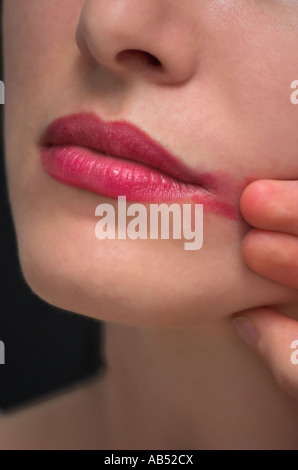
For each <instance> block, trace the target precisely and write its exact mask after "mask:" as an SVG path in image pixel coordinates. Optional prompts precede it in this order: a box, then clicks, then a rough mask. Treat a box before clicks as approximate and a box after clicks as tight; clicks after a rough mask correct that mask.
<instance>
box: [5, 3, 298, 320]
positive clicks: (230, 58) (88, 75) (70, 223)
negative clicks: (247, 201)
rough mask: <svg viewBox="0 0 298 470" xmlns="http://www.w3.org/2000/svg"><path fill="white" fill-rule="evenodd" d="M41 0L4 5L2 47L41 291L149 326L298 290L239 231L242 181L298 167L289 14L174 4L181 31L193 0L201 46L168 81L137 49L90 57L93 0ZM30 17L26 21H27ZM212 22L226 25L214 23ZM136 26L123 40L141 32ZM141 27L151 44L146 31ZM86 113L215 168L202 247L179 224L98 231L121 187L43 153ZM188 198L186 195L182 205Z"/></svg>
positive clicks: (16, 180) (31, 269)
mask: <svg viewBox="0 0 298 470" xmlns="http://www.w3.org/2000/svg"><path fill="white" fill-rule="evenodd" d="M31 2H32V3H31V10H30V12H29V8H28V7H29V5H27V6H26V5H24V3H25V2H22V1H20V0H15V2H14V3H15V6H11V4H10V5H9V2H7V3H6V5H5V8H4V26H5V28H4V36H5V48H4V52H5V68H6V78H5V83H6V105H5V113H6V116H5V139H6V161H7V174H8V181H9V193H10V200H11V205H12V210H13V216H14V221H15V227H16V233H17V238H18V248H19V256H20V261H21V265H22V269H23V273H24V276H25V279H26V281H27V282H28V284H29V286H30V287H31V288H32V290H33V291H34V292H36V293H37V294H38V295H39V296H40V297H42V298H43V299H45V300H46V301H47V302H49V303H51V304H53V305H56V306H58V307H60V308H63V309H66V310H70V311H73V312H76V313H80V314H84V315H88V316H91V317H94V318H97V319H102V320H106V321H112V322H120V323H128V324H137V325H138V324H139V325H153V326H155V325H195V324H199V323H201V322H204V321H206V318H217V317H224V316H228V315H231V314H232V313H235V312H237V311H240V310H243V309H246V308H251V307H255V306H259V305H268V304H278V303H280V304H284V303H291V302H294V301H297V295H296V294H295V292H294V291H292V290H290V289H287V288H285V287H282V286H279V285H277V284H275V283H274V282H271V281H269V280H266V279H264V278H262V277H261V276H258V275H257V274H255V273H253V272H252V271H251V270H249V269H248V268H247V267H246V265H245V264H244V262H243V260H242V258H241V240H242V238H243V236H244V235H245V233H246V232H247V231H248V230H249V229H250V227H249V226H248V225H247V224H246V223H245V222H244V220H243V219H242V218H241V215H240V213H239V208H238V206H239V198H240V194H241V191H242V189H244V187H245V185H246V184H247V183H249V182H250V181H253V180H255V179H259V178H277V179H293V178H297V177H298V164H297V150H296V149H297V148H298V145H297V144H298V138H297V131H296V129H297V125H298V109H296V108H295V106H294V105H293V104H292V103H291V101H290V93H291V92H290V84H291V82H292V81H293V80H295V79H298V76H296V77H295V75H294V73H295V64H294V55H293V53H292V52H291V47H294V44H295V41H296V42H297V38H298V36H297V33H294V26H293V25H292V24H291V21H290V15H289V19H288V20H287V18H286V19H285V24H282V25H280V27H279V29H278V32H276V29H275V28H274V25H275V26H276V22H275V21H274V20H275V17H274V12H272V11H270V12H269V11H267V10H266V11H264V10H262V11H258V10H257V7H256V6H254V7H250V8H245V9H244V10H243V11H242V10H241V12H240V13H238V19H239V21H238V23H237V25H236V23H235V21H234V20H235V17H236V6H235V8H234V9H233V8H232V7H231V6H230V10H229V9H228V8H224V9H223V11H221V14H222V15H223V16H225V15H226V17H225V18H223V19H225V22H223V23H218V22H217V21H216V18H215V19H214V15H213V16H212V14H211V12H210V11H209V10H208V8H205V10H204V8H203V7H202V5H201V6H200V8H199V7H196V8H197V10H196V8H195V5H194V4H192V5H191V2H189V12H188V6H187V8H186V7H185V8H184V13H183V15H184V16H183V15H182V16H183V18H184V22H183V21H182V20H181V24H180V23H179V21H180V20H178V19H179V18H181V15H179V11H178V10H177V11H176V10H175V9H174V10H173V11H172V16H171V18H172V19H173V18H175V15H177V21H175V22H174V23H173V24H174V25H176V27H177V28H178V27H180V28H181V29H182V30H181V31H179V33H180V35H181V37H185V35H183V34H184V33H185V31H183V27H186V26H187V27H189V25H190V22H191V21H192V18H193V16H194V14H193V12H194V8H195V12H196V11H197V13H198V14H197V20H196V21H197V23H198V24H199V26H200V28H199V27H195V26H194V29H193V31H194V34H196V33H195V32H196V31H198V32H197V38H196V41H201V43H200V44H201V48H200V49H201V50H200V51H197V49H194V48H192V47H191V44H186V45H185V47H186V50H185V51H184V55H186V56H187V55H188V56H187V57H188V64H192V63H193V65H192V68H189V69H187V68H184V69H183V73H185V74H186V73H188V71H190V70H191V71H192V73H191V74H190V76H189V77H188V78H189V79H188V80H185V81H183V82H181V80H180V75H179V73H178V72H179V64H178V66H177V67H178V69H177V70H178V72H177V70H176V69H174V68H173V69H171V68H170V67H169V72H163V73H164V75H163V76H162V79H161V78H160V77H161V76H159V75H156V73H155V72H154V73H153V74H152V73H151V71H150V73H147V68H146V67H147V66H144V64H143V66H142V67H139V64H138V65H136V63H135V62H131V60H130V59H129V60H128V61H127V62H126V63H124V65H123V64H122V66H123V68H119V69H117V67H116V68H115V67H114V62H113V57H114V56H111V58H110V59H111V60H110V62H109V61H108V60H107V58H106V57H104V58H103V63H102V64H101V63H100V60H99V59H100V57H97V58H96V59H97V63H96V64H94V63H91V62H90V57H88V58H87V57H85V56H84V53H82V51H80V50H79V49H78V47H77V44H76V42H75V39H74V33H75V30H76V27H77V24H78V21H79V16H80V13H81V12H82V8H83V4H85V6H86V4H87V6H88V4H89V2H85V3H84V2H82V1H79V0H75V1H74V0H72V1H71V4H70V2H68V0H67V1H65V2H56V1H54V2H52V0H51V2H50V1H48V0H43V1H42V2H40V1H38V2H37V1H36V0H31ZM26 3H27V2H26ZM28 3H30V2H28ZM41 3H43V8H41ZM53 3H54V4H55V5H54V4H53ZM59 3H60V5H59ZM61 3H63V5H61ZM101 3H104V2H101ZM145 3H146V2H144V4H145ZM203 3H204V2H203ZM228 3H229V4H230V5H233V4H234V3H235V5H236V2H228ZM90 4H92V2H90ZM94 4H96V2H93V5H94ZM187 5H188V4H187ZM190 7H191V8H190ZM177 8H178V7H177ZM218 8H219V2H218ZM276 8H277V7H276ZM18 9H19V10H18ZM32 11H33V12H34V13H35V15H36V17H34V15H32ZM69 11H71V15H70V17H69ZM148 11H149V10H148ZM154 12H155V13H154ZM154 12H153V13H152V15H153V14H156V11H155V10H154ZM191 12H192V13H191ZM29 13H30V14H29ZM285 13H287V10H285ZM84 14H85V15H88V8H87V10H86V11H85V13H84ZM123 14H124V13H123ZM128 14H129V12H125V15H128ZM131 14H132V13H131ZM148 14H151V13H150V11H149V13H148ZM57 15H58V20H57ZM204 15H205V16H204ZM241 15H242V16H241ZM149 16H150V15H149ZM215 16H216V15H215ZM284 16H285V17H286V15H284ZM207 17H208V18H209V20H210V21H211V23H210V21H209V22H208V21H207ZM20 18H23V24H22V25H21V27H18V28H17V26H19V25H20ZM34 18H35V19H34ZM67 18H68V20H67V21H66V19H67ZM82 18H83V19H84V15H82ZM125 18H127V17H126V16H125ZM125 18H124V20H125ZM158 18H160V15H157V16H156V21H159V20H158ZM212 18H213V20H212ZM87 20H88V16H87V19H86V18H85V23H84V28H85V30H84V31H85V36H86V35H87V36H88V34H90V38H91V39H92V41H93V44H96V37H94V34H95V33H94V32H91V30H90V32H89V31H88V27H87V26H88V24H89V23H88V21H87ZM124 20H123V21H124ZM268 20H269V23H268ZM81 21H82V20H81ZM212 21H214V22H215V23H214V24H216V25H217V26H218V29H214V28H213V29H212V28H211V27H210V26H209V24H211V26H212ZM26 22H27V23H28V24H27V23H26ZM270 22H271V23H270ZM124 23H125V22H124ZM41 24H43V26H44V28H43V29H42V30H41V28H40V25H41ZM90 24H91V23H90ZM122 24H123V22H122ZM165 24H166V25H168V23H167V22H165ZM169 24H170V23H169ZM268 24H269V26H268ZM86 25H87V26H86ZM244 25H247V29H246V35H243V34H242V32H243V28H244ZM99 26H100V25H99ZM168 26H169V25H168ZM213 26H214V25H213ZM296 26H297V25H296ZM81 27H82V28H83V26H81ZM79 28H80V23H79ZM90 28H91V26H90ZM102 28H103V25H102ZM258 28H261V29H258ZM262 28H263V29H262ZM130 31H131V30H130V29H128V31H127V32H126V34H127V36H123V37H124V41H127V37H130V36H129V34H132V35H133V33H131V32H130ZM145 32H146V31H144V35H145ZM122 33H123V31H122ZM175 34H176V33H175ZM92 35H93V36H92ZM131 37H132V39H131V44H132V45H133V47H134V48H135V49H137V48H138V45H137V42H134V41H141V42H142V40H143V38H142V36H140V35H138V36H137V38H134V37H133V36H131ZM144 37H145V38H146V40H145V39H144V41H145V42H144V41H143V46H142V47H143V49H145V46H144V44H145V43H146V41H149V40H148V39H147V36H146V35H145V36H144ZM148 37H149V36H148ZM90 38H89V39H90ZM109 40H111V41H113V37H110V36H109ZM152 41H153V39H152ZM273 42H274V43H275V42H276V44H275V47H273ZM89 44H90V42H89ZM120 44H121V43H120ZM210 44H211V46H212V47H211V48H210ZM145 45H146V48H147V49H148V50H149V51H150V53H152V51H154V53H155V54H154V55H155V56H156V57H157V58H158V59H159V60H160V62H161V63H162V60H164V61H166V56H165V55H163V54H165V52H166V50H167V49H166V48H165V49H160V55H159V49H158V45H159V43H157V44H155V43H153V45H152V48H151V49H150V47H149V42H147V43H146V44H145ZM182 45H183V41H182ZM125 47H126V49H128V46H125V45H124V46H123V50H126V49H125ZM131 47H132V46H131ZM140 48H141V46H140V47H139V49H140ZM266 48H267V49H266ZM266 50H267V53H266ZM285 51H286V52H285ZM177 53H178V52H177ZM88 54H89V55H90V51H89V52H88ZM198 54H199V55H198ZM198 59H200V60H198ZM142 60H143V59H142ZM192 61H193V62H192ZM198 63H199V65H198ZM103 64H104V65H103ZM169 64H170V62H169ZM170 65H171V64H170ZM144 69H145V70H144ZM273 71H276V74H273ZM171 74H173V75H171ZM177 77H178V78H177ZM165 82H166V84H165ZM78 113H80V114H82V113H88V114H90V113H92V115H96V116H97V117H99V118H100V119H101V120H102V121H104V122H119V121H122V122H123V121H125V122H126V123H130V124H131V125H132V126H137V127H138V128H139V129H141V131H140V133H139V135H141V132H146V134H148V135H150V136H151V138H153V139H154V140H155V141H157V142H158V143H159V145H160V146H162V147H163V148H166V149H167V151H169V152H170V153H172V154H173V155H175V157H176V158H178V159H180V160H181V162H182V163H183V165H184V166H185V165H186V166H187V167H188V168H190V169H192V170H194V169H196V171H201V172H202V174H203V175H208V177H207V178H205V179H206V184H207V186H208V185H209V186H210V187H208V188H207V189H208V191H209V190H210V193H208V194H209V195H207V196H206V195H204V194H203V193H204V191H203V193H202V192H201V193H200V192H199V193H198V194H196V197H195V198H194V199H192V204H193V206H194V204H195V203H203V206H204V212H203V226H202V223H201V221H200V222H199V225H198V230H201V234H203V244H202V247H200V249H190V250H187V249H185V243H186V240H185V239H183V238H182V239H179V238H178V239H173V237H171V236H170V237H169V239H160V238H159V239H152V238H150V236H149V238H148V239H132V238H131V237H129V236H127V237H126V239H118V238H117V237H116V238H115V239H102V240H100V239H99V238H98V237H97V236H96V227H97V222H98V220H99V218H98V216H96V215H95V210H96V208H97V207H98V206H99V205H101V204H109V205H110V206H111V207H113V208H115V215H116V228H117V221H118V218H117V211H118V210H119V206H117V204H116V200H115V198H112V197H109V194H108V195H107V194H100V191H99V192H98V193H97V192H95V191H94V188H93V189H92V188H91V189H90V188H86V187H85V188H79V187H77V186H76V185H75V184H69V181H68V182H67V184H65V182H61V181H59V180H58V179H57V178H56V177H55V178H54V177H53V175H50V174H49V172H48V171H46V170H45V168H44V166H43V165H42V158H41V148H40V142H41V138H42V135H44V132H45V129H46V128H47V127H48V126H49V125H50V123H51V122H53V121H55V120H57V119H58V118H61V117H62V116H66V115H68V116H74V115H77V114H78ZM90 132H91V131H90ZM62 133H63V132H62ZM120 133H121V132H120ZM72 138H74V136H73V135H72ZM117 158H118V157H117ZM145 166H146V163H145ZM69 171H72V170H71V169H70V170H69ZM76 171H79V170H76ZM129 171H130V170H129V168H128V170H127V172H128V173H129ZM111 178H112V177H111ZM132 186H133V189H130V190H129V191H132V193H133V194H139V196H140V198H141V199H142V191H143V192H145V190H146V188H145V187H144V185H143V186H142V185H141V189H139V190H138V191H139V192H136V191H135V190H136V186H137V183H136V184H135V185H132ZM157 191H158V188H157ZM161 194H162V191H161ZM119 195H127V193H125V192H124V194H120V193H119ZM113 196H116V193H115V194H114V195H113ZM128 199H129V198H128ZM136 199H137V200H138V196H137V197H136ZM145 199H146V198H145ZM163 199H164V198H163V197H162V196H161V197H160V200H159V203H162V202H163ZM133 202H137V201H134V197H133V196H132V197H131V198H130V199H129V201H128V205H127V206H128V207H129V205H130V204H131V203H133ZM151 202H154V203H156V200H154V201H150V198H149V200H148V199H146V200H145V201H143V206H144V207H145V208H146V210H147V211H150V207H151V206H150V203H151ZM172 202H174V201H171V203H172ZM175 202H177V201H175ZM186 202H187V203H189V200H188V199H187V201H186V200H185V201H184V200H183V198H181V197H180V198H178V204H179V207H180V208H181V210H183V204H184V203H186ZM192 213H194V212H192ZM116 233H117V230H116Z"/></svg>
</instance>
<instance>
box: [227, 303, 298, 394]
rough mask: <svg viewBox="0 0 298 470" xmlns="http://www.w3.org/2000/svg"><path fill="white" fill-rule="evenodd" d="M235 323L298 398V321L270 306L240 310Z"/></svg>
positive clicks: (285, 389)
mask: <svg viewBox="0 0 298 470" xmlns="http://www.w3.org/2000/svg"><path fill="white" fill-rule="evenodd" d="M234 324H235V327H236V330H237V331H238V333H239V334H240V336H241V337H242V339H244V340H245V341H246V342H247V343H248V344H249V345H250V346H251V347H252V348H253V349H254V350H255V351H256V352H257V354H258V355H259V356H260V357H261V359H262V360H263V361H264V362H265V364H267V366H268V367H269V368H270V369H271V371H272V374H273V376H274V378H275V379H276V381H277V383H278V384H279V386H280V387H281V388H282V389H283V390H284V391H286V392H287V393H288V394H289V395H291V396H293V397H295V398H298V323H297V322H296V321H295V320H293V319H292V318H289V317H287V316H286V315H284V314H282V313H280V312H277V311H275V310H272V309H270V308H259V309H253V310H251V311H246V312H242V313H240V314H238V315H237V316H235V317H234Z"/></svg>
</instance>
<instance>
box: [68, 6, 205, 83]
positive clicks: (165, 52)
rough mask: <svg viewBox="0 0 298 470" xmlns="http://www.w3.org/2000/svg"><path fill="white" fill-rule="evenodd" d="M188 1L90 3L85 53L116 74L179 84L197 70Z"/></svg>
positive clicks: (80, 40) (84, 20)
mask: <svg viewBox="0 0 298 470" xmlns="http://www.w3.org/2000/svg"><path fill="white" fill-rule="evenodd" d="M183 3H184V1H183V0H85V2H84V5H83V7H82V10H81V15H80V19H79V23H78V26H77V31H76V41H77V44H78V47H79V49H80V50H81V52H82V53H83V54H84V55H85V56H86V57H87V58H89V60H90V59H91V61H92V62H93V64H95V65H97V66H101V67H105V68H107V69H109V70H110V71H111V72H113V73H114V74H116V75H120V76H123V77H124V76H126V77H127V76H128V77H129V76H131V75H132V74H138V75H140V74H143V75H146V76H147V77H148V76H150V77H151V78H152V79H154V80H155V81H156V82H160V83H163V84H168V85H173V84H181V83H183V82H186V81H187V80H189V79H190V78H191V77H192V76H193V74H194V73H195V72H196V70H197V66H198V64H197V62H198V55H199V51H198V44H197V41H196V34H194V30H195V29H196V22H195V20H194V19H193V18H192V15H191V11H190V9H186V10H185V9H184V8H183Z"/></svg>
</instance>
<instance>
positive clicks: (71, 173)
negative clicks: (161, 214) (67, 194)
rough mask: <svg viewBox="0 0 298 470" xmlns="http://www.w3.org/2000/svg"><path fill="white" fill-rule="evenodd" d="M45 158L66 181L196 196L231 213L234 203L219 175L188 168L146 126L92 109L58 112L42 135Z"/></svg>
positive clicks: (109, 189) (130, 192)
mask: <svg viewBox="0 0 298 470" xmlns="http://www.w3.org/2000/svg"><path fill="white" fill-rule="evenodd" d="M41 163H42V165H43V168H44V169H45V170H46V172H47V173H49V174H50V175H51V176H52V177H53V178H55V179H57V180H59V181H61V182H62V183H65V184H68V185H71V186H76V187H79V188H82V189H86V190H88V191H92V192H95V193H98V194H100V195H102V196H107V197H110V198H113V199H116V198H117V197H118V196H126V198H127V200H128V201H134V202H166V201H180V202H182V201H183V200H184V201H186V200H188V201H189V200H192V201H193V202H196V203H201V204H204V205H206V206H208V208H210V209H211V210H212V211H213V212H216V213H221V214H222V215H225V216H227V217H228V218H233V219H234V218H238V216H237V214H236V212H237V211H236V212H235V207H232V206H231V204H229V203H228V202H226V201H223V200H222V201H219V200H218V198H217V196H216V195H215V194H214V191H213V190H214V189H215V186H216V185H215V184H214V182H215V178H214V176H213V175H211V174H210V173H203V174H199V173H198V172H196V171H193V170H192V169H190V168H188V167H187V166H186V165H184V164H183V163H182V162H180V161H179V160H178V159H177V158H176V157H174V156H173V155H172V154H170V153H169V152H168V151H167V150H165V149H164V148H163V147H161V146H160V145H159V144H158V143H156V142H155V141H153V140H152V139H151V138H150V137H149V136H147V135H146V134H145V133H144V132H143V131H141V130H139V129H138V128H136V127H135V126H133V125H131V124H128V123H126V122H124V121H113V122H104V121H102V120H100V119H99V118H97V117H96V116H95V115H93V114H75V115H72V116H66V117H62V118H59V119H57V120H55V121H54V122H52V123H51V124H50V125H49V126H48V127H47V129H46V131H45V133H44V135H43V136H42V139H41Z"/></svg>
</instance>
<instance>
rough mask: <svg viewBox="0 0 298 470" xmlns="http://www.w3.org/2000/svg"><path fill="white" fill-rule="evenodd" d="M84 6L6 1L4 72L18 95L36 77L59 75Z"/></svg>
mask: <svg viewBox="0 0 298 470" xmlns="http://www.w3.org/2000/svg"><path fill="white" fill-rule="evenodd" d="M82 5H83V0H63V1H61V0H29V1H24V0H14V1H8V0H7V1H5V2H4V7H3V37H4V57H5V73H6V77H7V85H8V86H10V84H11V86H14V91H15V92H17V93H22V92H23V91H25V90H26V91H27V88H28V87H29V88H30V83H31V82H32V83H34V81H35V77H36V76H39V75H45V76H51V75H53V73H57V71H58V70H59V60H61V61H62V60H63V56H64V59H65V57H67V54H66V52H67V48H68V46H69V45H70V44H73V42H74V37H75V29H76V25H77V22H78V19H79V15H80V11H81V8H82ZM60 58H61V59H60ZM10 82H11V83H10ZM35 94H36V89H35Z"/></svg>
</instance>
